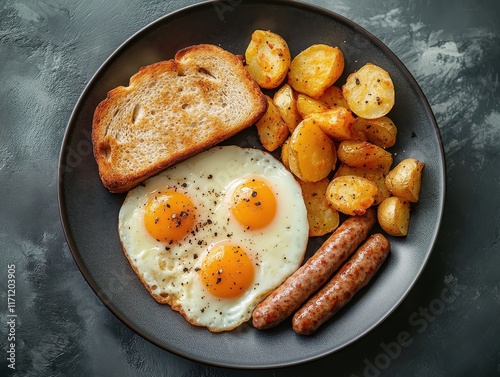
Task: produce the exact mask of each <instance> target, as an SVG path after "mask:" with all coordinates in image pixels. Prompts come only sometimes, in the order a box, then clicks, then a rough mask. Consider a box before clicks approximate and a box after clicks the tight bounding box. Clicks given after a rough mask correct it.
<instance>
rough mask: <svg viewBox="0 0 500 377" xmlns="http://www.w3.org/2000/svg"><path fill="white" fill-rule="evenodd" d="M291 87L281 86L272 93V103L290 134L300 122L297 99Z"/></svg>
mask: <svg viewBox="0 0 500 377" xmlns="http://www.w3.org/2000/svg"><path fill="white" fill-rule="evenodd" d="M296 97H297V96H296V94H295V93H294V91H293V89H292V87H291V86H290V85H288V84H285V85H283V86H282V87H281V88H279V89H278V90H277V91H276V93H274V97H273V102H274V104H275V105H276V107H277V108H278V111H279V112H280V114H281V118H283V120H284V121H285V123H286V125H287V126H288V129H289V130H290V132H292V131H293V130H294V129H295V127H297V124H299V123H300V122H301V121H302V116H301V115H300V113H299V111H298V109H297V98H296Z"/></svg>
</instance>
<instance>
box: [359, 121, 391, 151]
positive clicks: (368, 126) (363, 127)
mask: <svg viewBox="0 0 500 377" xmlns="http://www.w3.org/2000/svg"><path fill="white" fill-rule="evenodd" d="M353 128H354V129H355V130H356V132H357V133H358V134H360V135H363V140H366V141H369V142H370V143H372V144H375V145H378V146H379V147H382V148H389V147H392V146H393V145H394V144H396V135H397V132H398V130H397V128H396V125H395V124H394V122H393V121H392V120H391V119H390V118H388V117H386V116H383V117H381V118H376V119H365V118H357V119H356V122H355V123H354V125H353Z"/></svg>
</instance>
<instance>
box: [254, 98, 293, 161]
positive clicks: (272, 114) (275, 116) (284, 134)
mask: <svg viewBox="0 0 500 377" xmlns="http://www.w3.org/2000/svg"><path fill="white" fill-rule="evenodd" d="M266 99H267V110H266V113H265V114H264V115H263V116H262V118H260V119H259V121H258V122H257V123H256V124H255V125H256V127H257V133H258V134H259V139H260V142H261V143H262V145H263V147H264V148H265V149H266V150H268V151H269V152H272V151H274V150H276V149H278V147H280V146H281V145H282V144H283V143H284V142H285V140H286V139H287V138H288V135H289V134H290V131H289V130H288V126H287V124H286V123H285V121H284V120H283V119H281V115H280V112H279V110H278V109H277V108H276V106H275V105H274V103H273V100H272V99H271V98H270V97H269V96H266Z"/></svg>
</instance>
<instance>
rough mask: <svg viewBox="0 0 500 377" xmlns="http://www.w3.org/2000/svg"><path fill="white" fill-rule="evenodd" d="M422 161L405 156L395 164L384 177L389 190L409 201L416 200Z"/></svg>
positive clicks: (419, 186)
mask: <svg viewBox="0 0 500 377" xmlns="http://www.w3.org/2000/svg"><path fill="white" fill-rule="evenodd" d="M423 168H424V163H423V162H421V161H419V160H417V159H415V158H406V159H404V160H403V161H401V162H400V163H399V164H397V165H396V166H395V167H394V168H393V169H392V170H391V171H390V172H389V173H388V174H387V177H385V185H386V186H387V189H388V190H389V192H390V193H391V194H392V195H394V196H397V197H398V198H401V199H404V200H408V201H409V202H411V203H416V202H418V199H419V196H420V188H421V185H422V170H423Z"/></svg>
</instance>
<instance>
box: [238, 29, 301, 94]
mask: <svg viewBox="0 0 500 377" xmlns="http://www.w3.org/2000/svg"><path fill="white" fill-rule="evenodd" d="M245 61H246V64H247V68H248V71H249V72H250V74H251V75H252V77H253V78H254V79H255V81H257V84H259V86H260V87H261V88H264V89H273V88H276V87H278V86H279V85H280V84H281V83H282V82H283V80H284V79H285V78H286V75H287V73H288V69H289V67H290V61H291V56H290V50H289V48H288V45H287V43H286V41H285V40H284V39H283V38H282V37H281V36H279V35H278V34H276V33H273V32H271V31H264V30H255V31H254V32H253V34H252V40H251V41H250V43H249V45H248V47H247V49H246V51H245Z"/></svg>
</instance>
